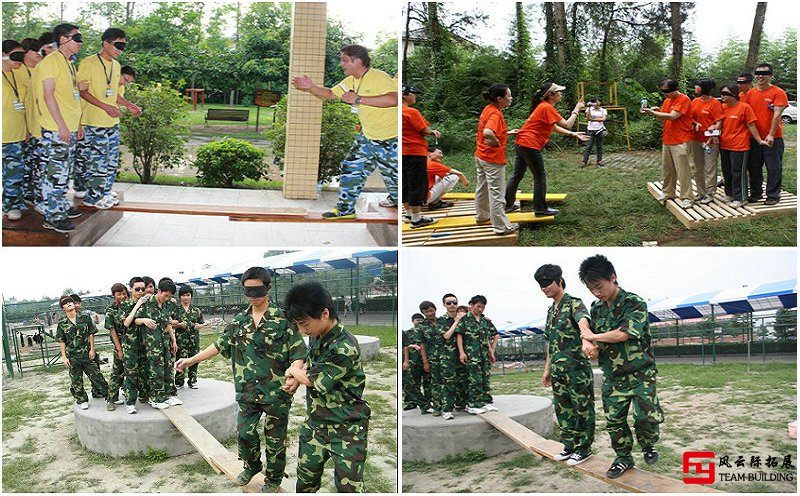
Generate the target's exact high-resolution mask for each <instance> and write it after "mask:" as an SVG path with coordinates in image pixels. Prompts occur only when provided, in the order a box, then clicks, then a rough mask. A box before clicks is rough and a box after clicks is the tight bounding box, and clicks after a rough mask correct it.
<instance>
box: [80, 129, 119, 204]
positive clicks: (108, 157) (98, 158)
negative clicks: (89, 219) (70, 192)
mask: <svg viewBox="0 0 800 496" xmlns="http://www.w3.org/2000/svg"><path fill="white" fill-rule="evenodd" d="M83 132H84V138H83V139H82V140H81V141H78V143H77V148H76V154H75V175H74V179H73V186H74V187H75V190H76V191H86V199H87V200H88V201H90V202H92V203H94V202H97V201H99V200H100V199H101V198H102V197H103V196H105V195H106V194H108V193H110V192H111V189H110V188H109V187H108V185H109V183H110V184H112V185H113V184H114V179H115V178H116V174H117V169H119V125H115V126H111V127H95V126H87V125H84V126H83Z"/></svg>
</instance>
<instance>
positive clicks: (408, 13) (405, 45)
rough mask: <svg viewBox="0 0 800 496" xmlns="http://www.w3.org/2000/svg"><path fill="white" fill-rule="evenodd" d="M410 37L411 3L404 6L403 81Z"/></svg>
mask: <svg viewBox="0 0 800 496" xmlns="http://www.w3.org/2000/svg"><path fill="white" fill-rule="evenodd" d="M410 37H411V2H408V3H407V4H406V39H405V42H404V43H403V66H402V67H403V79H404V80H405V78H406V76H405V68H406V67H408V65H406V60H407V59H408V43H409V41H410V40H409V38H410Z"/></svg>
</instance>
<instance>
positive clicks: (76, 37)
mask: <svg viewBox="0 0 800 496" xmlns="http://www.w3.org/2000/svg"><path fill="white" fill-rule="evenodd" d="M65 38H68V39H71V40H72V41H74V42H75V43H83V36H82V35H81V34H80V33H75V34H73V35H72V36H65Z"/></svg>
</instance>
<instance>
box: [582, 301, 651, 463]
mask: <svg viewBox="0 0 800 496" xmlns="http://www.w3.org/2000/svg"><path fill="white" fill-rule="evenodd" d="M591 316H592V322H593V323H594V327H595V330H594V332H595V333H597V334H602V333H605V332H608V331H613V330H615V329H619V330H621V331H623V332H626V333H628V335H629V336H630V339H628V340H627V341H623V342H621V343H597V344H598V345H599V347H600V356H599V364H600V367H601V368H602V369H603V376H604V380H603V387H602V392H603V410H604V411H605V414H606V428H607V429H608V433H609V435H610V436H611V447H612V448H614V452H615V453H616V454H617V458H616V461H619V462H624V463H627V464H628V465H631V466H632V465H633V464H634V462H633V457H632V456H631V450H632V449H633V435H632V434H631V430H630V427H629V426H628V409H629V408H630V406H631V403H632V404H633V428H634V430H635V431H636V439H637V440H638V441H639V444H640V445H641V446H642V448H649V447H652V446H653V445H654V444H655V443H656V442H657V441H658V434H659V424H660V423H661V422H663V421H664V412H663V411H662V410H661V405H660V404H659V402H658V396H656V374H657V372H658V371H657V370H656V362H655V358H654V356H653V350H652V348H651V345H650V324H649V322H648V319H647V303H645V301H644V300H643V299H642V298H641V297H639V296H637V295H635V294H633V293H628V292H626V291H625V290H623V289H622V288H619V294H618V295H617V297H616V299H615V300H614V301H613V302H612V303H611V305H606V304H605V302H603V301H596V302H594V304H592V312H591Z"/></svg>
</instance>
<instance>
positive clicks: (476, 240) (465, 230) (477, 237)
mask: <svg viewBox="0 0 800 496" xmlns="http://www.w3.org/2000/svg"><path fill="white" fill-rule="evenodd" d="M518 237H519V235H518V233H517V232H514V233H512V234H504V235H502V236H501V235H497V234H495V233H494V230H493V229H492V226H475V227H460V228H450V229H434V230H419V231H416V230H415V231H410V232H404V233H403V246H514V245H516V244H517V239H518Z"/></svg>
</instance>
